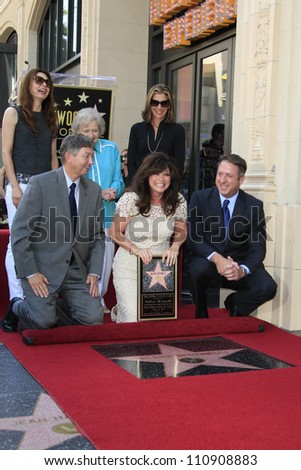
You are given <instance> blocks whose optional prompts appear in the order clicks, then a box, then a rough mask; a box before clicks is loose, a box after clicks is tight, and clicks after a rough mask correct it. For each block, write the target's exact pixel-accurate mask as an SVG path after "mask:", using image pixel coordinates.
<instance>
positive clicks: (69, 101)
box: [64, 96, 72, 106]
mask: <svg viewBox="0 0 301 470" xmlns="http://www.w3.org/2000/svg"><path fill="white" fill-rule="evenodd" d="M64 102H65V106H71V103H72V100H70V98H69V96H68V98H67V99H66V100H64Z"/></svg>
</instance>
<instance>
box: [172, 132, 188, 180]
mask: <svg viewBox="0 0 301 470" xmlns="http://www.w3.org/2000/svg"><path fill="white" fill-rule="evenodd" d="M176 131H177V133H176V138H175V141H174V146H173V155H174V157H175V160H176V163H177V167H178V170H179V173H180V175H183V172H184V163H185V153H186V152H185V150H186V142H185V129H184V127H183V126H181V125H180V124H178V125H177V129H176Z"/></svg>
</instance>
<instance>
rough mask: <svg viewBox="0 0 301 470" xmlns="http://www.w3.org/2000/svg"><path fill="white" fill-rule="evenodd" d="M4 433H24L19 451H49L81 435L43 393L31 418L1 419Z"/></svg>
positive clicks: (0, 424) (0, 422) (0, 425)
mask: <svg viewBox="0 0 301 470" xmlns="http://www.w3.org/2000/svg"><path fill="white" fill-rule="evenodd" d="M0 429H1V430H4V431H24V434H23V436H22V439H21V441H20V443H19V447H18V449H21V450H38V449H39V450H41V449H49V448H50V447H54V446H56V445H58V444H61V443H62V442H65V441H68V440H69V439H71V438H72V437H73V436H74V435H75V436H78V435H79V433H78V431H77V430H76V429H75V426H74V424H73V423H71V421H70V420H69V419H68V418H67V416H66V415H65V413H63V411H62V410H61V409H60V408H59V407H58V406H57V405H56V403H55V402H54V401H53V400H52V398H51V397H50V396H49V395H46V394H45V393H41V395H40V396H39V398H38V400H37V404H36V407H35V409H34V411H33V414H32V415H31V416H15V417H13V418H2V419H0Z"/></svg>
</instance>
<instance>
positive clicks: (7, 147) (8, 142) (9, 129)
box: [2, 107, 23, 207]
mask: <svg viewBox="0 0 301 470" xmlns="http://www.w3.org/2000/svg"><path fill="white" fill-rule="evenodd" d="M17 122H18V113H17V111H16V110H15V109H14V108H12V107H10V108H7V109H6V111H5V113H4V116H3V121H2V159H3V164H4V168H5V172H6V176H7V178H8V180H9V182H10V184H11V187H12V200H13V204H14V205H15V207H18V205H19V203H20V200H21V197H22V195H23V191H22V189H21V188H20V186H19V183H18V181H17V178H16V173H15V168H14V163H13V159H12V152H13V146H14V136H15V130H16V125H17Z"/></svg>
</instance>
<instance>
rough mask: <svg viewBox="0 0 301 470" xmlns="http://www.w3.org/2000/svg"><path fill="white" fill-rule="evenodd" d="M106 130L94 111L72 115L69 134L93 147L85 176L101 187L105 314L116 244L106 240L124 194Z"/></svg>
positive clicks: (117, 159)
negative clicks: (91, 158) (91, 157)
mask: <svg viewBox="0 0 301 470" xmlns="http://www.w3.org/2000/svg"><path fill="white" fill-rule="evenodd" d="M105 130H106V124H105V120H104V119H103V117H102V116H101V114H100V113H99V112H98V111H97V110H96V109H95V108H83V109H81V110H80V111H79V112H78V113H77V115H76V116H75V118H74V120H73V123H72V132H73V133H75V134H83V135H85V136H87V137H89V138H90V139H91V140H92V141H93V142H94V144H95V147H94V163H93V165H92V166H91V167H90V170H89V171H88V173H87V177H88V178H90V179H91V180H93V181H95V182H96V183H98V184H99V185H100V186H101V191H102V197H103V206H104V229H105V233H106V245H105V260H104V265H103V270H102V276H101V279H100V281H99V293H100V298H101V302H102V304H103V306H104V313H108V312H109V309H107V307H106V305H105V302H104V295H105V294H106V292H107V289H108V284H109V279H110V274H111V271H112V263H113V257H114V252H115V244H114V242H113V241H112V240H111V238H110V237H109V228H110V225H111V223H112V220H113V217H114V214H115V207H116V202H115V201H116V199H118V198H119V197H120V196H121V194H122V193H123V191H124V182H123V178H122V174H121V163H120V153H119V150H118V147H117V145H116V144H115V142H112V141H110V140H107V139H103V138H101V136H103V135H104V133H105Z"/></svg>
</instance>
